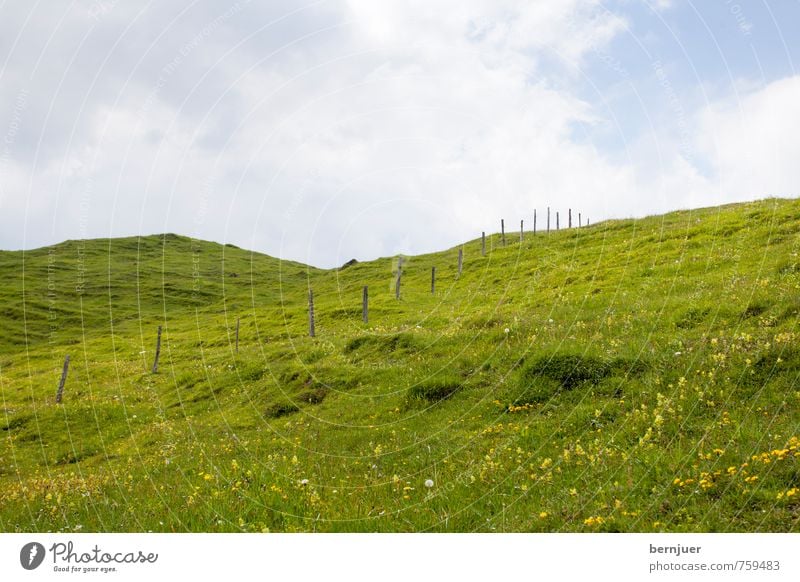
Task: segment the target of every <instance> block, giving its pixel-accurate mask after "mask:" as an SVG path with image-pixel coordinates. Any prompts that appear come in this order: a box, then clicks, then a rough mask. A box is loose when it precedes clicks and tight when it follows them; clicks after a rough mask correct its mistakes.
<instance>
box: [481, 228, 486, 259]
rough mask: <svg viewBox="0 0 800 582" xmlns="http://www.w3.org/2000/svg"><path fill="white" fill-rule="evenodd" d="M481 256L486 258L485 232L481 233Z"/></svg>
mask: <svg viewBox="0 0 800 582" xmlns="http://www.w3.org/2000/svg"><path fill="white" fill-rule="evenodd" d="M481 256H482V257H485V256H486V232H485V231H484V232H482V233H481Z"/></svg>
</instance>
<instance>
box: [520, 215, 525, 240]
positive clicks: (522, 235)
mask: <svg viewBox="0 0 800 582" xmlns="http://www.w3.org/2000/svg"><path fill="white" fill-rule="evenodd" d="M524 222H525V221H524V220H520V221H519V242H522V240H523V239H524V238H525V230H524V229H523V228H522V226H523V223H524Z"/></svg>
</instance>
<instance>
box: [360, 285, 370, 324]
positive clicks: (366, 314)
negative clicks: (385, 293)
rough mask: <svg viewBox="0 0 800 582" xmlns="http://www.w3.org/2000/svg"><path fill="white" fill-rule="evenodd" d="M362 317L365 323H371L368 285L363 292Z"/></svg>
mask: <svg viewBox="0 0 800 582" xmlns="http://www.w3.org/2000/svg"><path fill="white" fill-rule="evenodd" d="M361 319H363V320H364V323H369V287H367V286H366V285H364V289H363V291H362V292H361Z"/></svg>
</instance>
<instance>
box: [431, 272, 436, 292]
mask: <svg viewBox="0 0 800 582" xmlns="http://www.w3.org/2000/svg"><path fill="white" fill-rule="evenodd" d="M435 293H436V267H431V295H434V294H435Z"/></svg>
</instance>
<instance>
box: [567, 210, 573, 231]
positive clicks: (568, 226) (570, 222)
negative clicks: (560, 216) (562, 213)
mask: <svg viewBox="0 0 800 582" xmlns="http://www.w3.org/2000/svg"><path fill="white" fill-rule="evenodd" d="M568 211H569V215H568V216H567V228H572V208H569V209H568Z"/></svg>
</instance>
